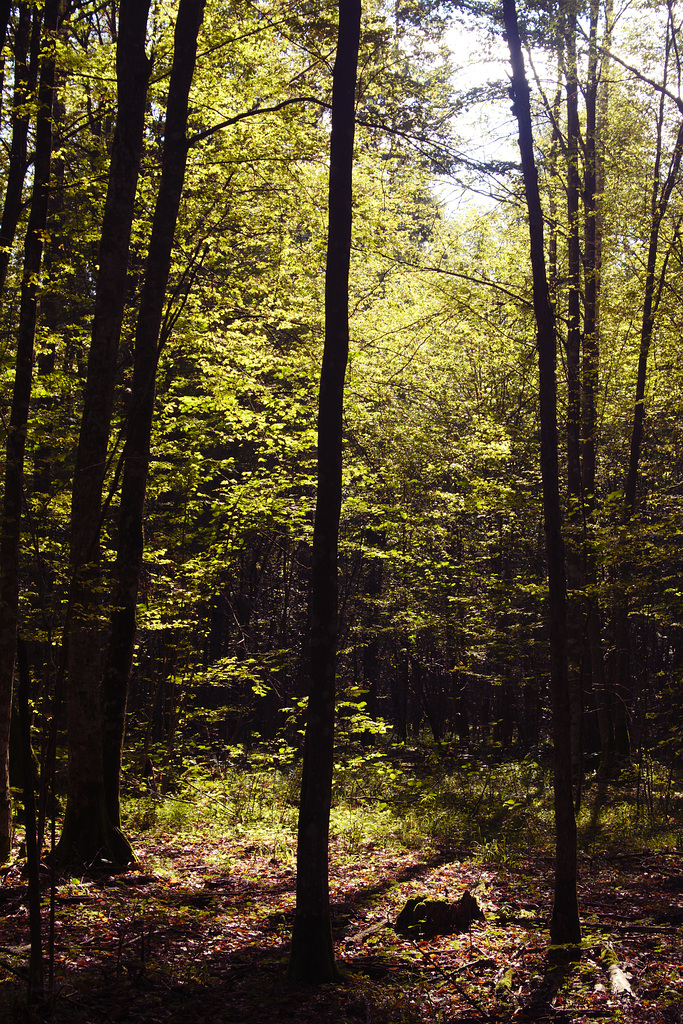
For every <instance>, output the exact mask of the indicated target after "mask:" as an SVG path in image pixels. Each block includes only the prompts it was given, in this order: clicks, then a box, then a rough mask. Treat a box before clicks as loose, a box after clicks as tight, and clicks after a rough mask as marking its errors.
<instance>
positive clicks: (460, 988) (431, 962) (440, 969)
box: [413, 940, 495, 1024]
mask: <svg viewBox="0 0 683 1024" xmlns="http://www.w3.org/2000/svg"><path fill="white" fill-rule="evenodd" d="M413 945H414V946H415V948H416V949H417V950H418V951H419V953H420V954H421V955H422V957H423V958H424V959H425V960H426V961H427V963H428V964H429V965H430V966H431V967H432V968H435V969H436V970H437V971H438V972H439V974H441V975H442V976H443V977H444V978H445V979H446V981H447V982H448V983H449V984H450V985H452V986H453V988H454V989H455V990H456V992H458V993H459V994H460V995H461V996H462V997H463V999H465V1000H467V1002H468V1003H469V1004H470V1006H473V1007H474V1008H475V1010H478V1011H479V1013H480V1014H481V1015H482V1017H483V1018H484V1020H487V1021H490V1024H493V1021H494V1019H495V1018H494V1017H492V1016H491V1015H490V1014H489V1013H487V1011H486V1010H485V1009H484V1007H483V1006H482V1004H481V1003H480V1002H479V1000H478V999H475V998H474V996H471V995H470V994H469V992H468V991H467V989H466V988H464V987H463V986H462V985H460V984H458V982H457V981H455V979H454V978H453V975H452V974H448V973H446V971H444V969H443V967H441V966H440V965H439V964H438V963H435V962H434V960H433V959H432V958H431V956H429V954H428V953H426V952H425V950H424V949H422V947H421V946H419V945H418V943H417V942H415V940H413Z"/></svg>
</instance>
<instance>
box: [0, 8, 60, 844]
mask: <svg viewBox="0 0 683 1024" xmlns="http://www.w3.org/2000/svg"><path fill="white" fill-rule="evenodd" d="M58 13H59V3H58V0H48V2H47V3H46V6H45V13H44V40H43V46H44V53H43V58H42V61H41V71H40V87H39V91H38V114H37V120H36V143H35V160H34V176H33V193H32V198H31V210H30V213H29V219H28V226H27V229H26V240H25V244H24V267H23V273H22V281H21V299H20V308H19V326H18V330H17V350H16V372H15V377H14V388H13V392H12V408H11V412H10V421H9V427H8V430H7V442H6V450H5V497H4V509H3V519H2V526H1V528H0V758H1V759H2V761H1V763H0V776H1V778H0V859H2V860H5V859H6V858H7V855H8V853H9V844H10V840H11V826H12V810H11V800H10V792H9V777H8V771H9V742H8V740H9V721H10V710H11V706H12V687H13V678H14V662H15V657H16V643H17V624H18V611H19V555H20V546H21V513H22V499H23V487H22V481H23V470H24V455H25V451H26V431H27V427H28V416H29V406H30V402H31V387H32V383H33V354H34V342H35V333H36V320H37V314H38V288H39V281H40V271H41V265H42V259H43V245H44V236H45V227H46V223H47V209H48V197H49V188H50V164H51V159H52V116H51V115H52V102H53V98H54V81H55V54H54V47H53V45H52V41H53V38H54V32H55V30H56V27H57V21H58Z"/></svg>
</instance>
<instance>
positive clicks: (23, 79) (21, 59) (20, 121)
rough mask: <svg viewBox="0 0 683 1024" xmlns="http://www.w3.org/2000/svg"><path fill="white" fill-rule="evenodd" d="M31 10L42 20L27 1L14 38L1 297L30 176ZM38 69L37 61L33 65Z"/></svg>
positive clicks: (0, 226)
mask: <svg viewBox="0 0 683 1024" xmlns="http://www.w3.org/2000/svg"><path fill="white" fill-rule="evenodd" d="M31 12H33V17H34V18H35V19H36V20H37V21H38V24H39V18H40V16H39V14H38V12H37V10H36V8H35V6H34V5H33V4H31V3H28V0H27V2H25V3H22V4H21V6H20V8H19V19H18V21H17V29H16V33H15V37H14V54H13V56H14V94H13V97H12V140H11V142H10V151H9V166H8V169H7V184H6V186H5V201H4V204H3V208H2V223H0V297H2V296H3V295H4V292H5V280H6V278H7V268H8V267H9V261H10V256H11V253H12V243H13V242H14V235H15V233H16V230H17V223H18V222H19V214H20V213H21V197H22V191H23V188H24V178H25V177H26V167H27V158H26V148H27V138H28V127H29V119H30V102H29V101H30V98H31V94H32V93H33V90H34V89H35V81H34V80H33V77H34V76H33V74H32V71H31V68H30V66H29V59H28V58H29V45H30V42H31ZM33 68H34V70H35V63H34V65H33Z"/></svg>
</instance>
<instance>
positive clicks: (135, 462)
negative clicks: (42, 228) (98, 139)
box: [102, 0, 205, 822]
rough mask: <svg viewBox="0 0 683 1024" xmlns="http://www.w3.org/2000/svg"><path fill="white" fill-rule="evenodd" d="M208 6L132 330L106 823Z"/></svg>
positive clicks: (184, 53)
mask: <svg viewBox="0 0 683 1024" xmlns="http://www.w3.org/2000/svg"><path fill="white" fill-rule="evenodd" d="M204 5H205V0H180V5H179V7H178V17H177V20H176V26H175V36H174V51H173V65H172V68H171V79H170V83H169V91H168V103H167V108H166V126H165V130H164V149H163V156H162V167H161V181H160V183H159V192H158V195H157V201H156V207H155V210H154V220H153V223H152V235H151V238H150V243H149V252H148V255H147V265H146V270H145V280H144V284H143V288H142V295H141V299H140V311H139V313H138V320H137V325H136V332H135V365H134V370H133V383H132V388H131V395H130V405H129V411H128V418H127V423H126V441H125V448H124V460H125V461H124V469H123V485H122V490H121V503H120V506H119V521H118V548H117V557H116V564H115V566H114V585H113V595H112V612H111V623H110V637H109V646H108V649H107V657H106V663H105V670H104V678H103V682H102V707H103V719H104V731H103V737H104V783H105V793H106V800H107V808H108V812H109V817H110V819H111V820H112V821H114V822H118V821H119V820H120V810H119V784H120V776H121V750H122V747H123V738H124V729H125V717H126V703H127V698H128V685H129V680H130V672H131V666H132V663H133V650H134V647H135V629H136V616H135V611H136V606H137V600H138V589H139V585H140V571H141V569H142V556H143V548H144V538H143V515H144V507H145V493H146V490H147V473H148V470H149V457H150V440H151V433H152V416H153V412H154V396H155V380H156V371H157V363H158V359H159V350H160V341H159V335H160V331H161V325H162V319H163V311H164V300H165V296H166V286H167V284H168V277H169V272H170V268H171V255H172V251H173V238H174V235H175V227H176V221H177V219H178V210H179V207H180V199H181V195H182V191H183V184H184V181H185V167H186V164H187V152H188V142H187V136H186V131H187V113H188V98H189V93H190V86H191V85H192V76H193V74H194V68H195V62H196V57H197V36H198V34H199V29H200V27H201V24H202V18H203V15H204Z"/></svg>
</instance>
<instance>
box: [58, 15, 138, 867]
mask: <svg viewBox="0 0 683 1024" xmlns="http://www.w3.org/2000/svg"><path fill="white" fill-rule="evenodd" d="M149 6H150V5H149V0H122V2H121V6H120V11H119V23H118V32H117V48H116V77H117V120H116V130H115V134H114V142H113V147H112V154H111V163H110V168H109V185H108V190H107V199H106V204H105V209H104V218H103V221H102V233H101V238H100V250H99V271H98V276H97V285H96V294H95V310H94V316H93V325H92V337H91V345H90V352H89V356H88V375H87V380H86V387H85V398H84V406H83V413H82V417H81V429H80V435H79V441H78V450H77V453H76V466H75V470H74V479H73V491H72V501H71V551H70V556H71V592H70V598H69V621H68V622H67V643H68V676H67V687H68V689H67V722H68V744H69V777H68V795H67V806H66V814H65V819H64V828H63V831H62V836H61V840H60V851H59V855H60V858H61V859H62V860H68V859H71V858H72V857H75V858H76V859H77V860H80V861H90V860H92V858H93V857H94V856H96V855H97V854H98V852H99V853H100V855H102V856H105V855H106V857H107V858H108V859H110V860H114V861H116V862H124V863H125V862H127V861H128V860H130V859H132V851H131V849H130V846H129V845H128V843H127V841H126V840H125V838H124V837H123V836H122V835H121V834H120V832H119V831H118V829H117V826H118V825H119V821H118V818H117V819H116V820H114V821H113V822H112V821H111V820H110V818H109V817H108V815H107V811H106V805H105V798H104V782H103V776H102V749H101V743H102V738H101V737H102V716H101V711H100V679H101V667H100V666H101V643H102V641H101V633H102V631H101V626H100V621H99V619H100V615H99V604H100V595H101V591H102V569H101V565H100V534H101V529H102V488H103V485H104V479H105V472H106V466H107V449H108V444H109V432H110V426H111V417H112V409H113V403H114V384H115V380H116V361H117V356H118V351H119V340H120V335H121V324H122V322H123V315H124V308H125V302H126V293H127V288H126V278H127V273H128V261H129V246H130V235H131V226H132V222H133V211H134V203H135V192H136V188H137V183H138V175H139V171H140V161H141V157H142V137H143V128H144V121H145V110H146V104H147V86H148V82H149V76H150V73H151V68H152V64H151V61H150V60H149V58H148V57H147V54H146V52H145V39H146V33H147V16H148V12H149Z"/></svg>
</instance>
